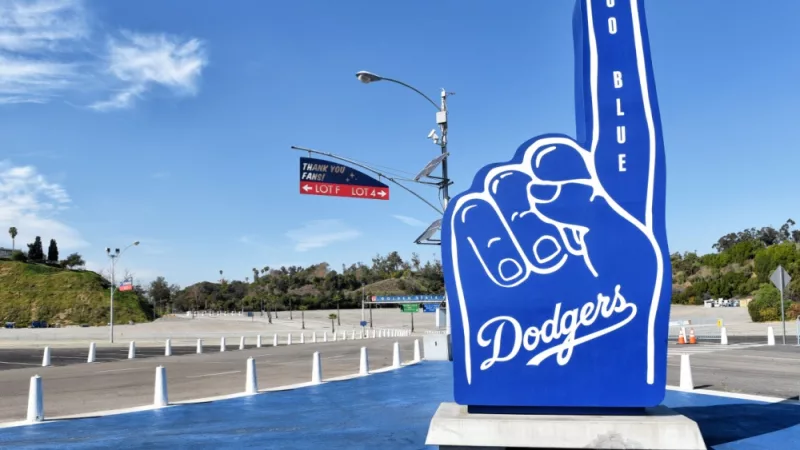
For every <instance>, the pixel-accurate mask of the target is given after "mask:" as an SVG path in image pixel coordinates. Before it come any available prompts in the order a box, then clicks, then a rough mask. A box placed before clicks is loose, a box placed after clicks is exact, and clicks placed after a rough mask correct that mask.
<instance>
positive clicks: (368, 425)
mask: <svg viewBox="0 0 800 450" xmlns="http://www.w3.org/2000/svg"><path fill="white" fill-rule="evenodd" d="M452 395H453V394H452V370H451V366H450V364H448V363H434V362H429V363H423V364H419V365H415V366H411V367H406V368H404V369H402V370H399V371H393V372H386V373H380V374H375V375H371V376H369V377H365V378H358V379H353V380H348V381H342V382H334V383H326V384H323V385H320V386H315V387H310V388H302V389H297V390H292V391H283V392H270V393H266V394H262V395H258V396H254V397H247V398H238V399H233V400H225V401H219V402H214V403H205V404H197V405H184V406H176V407H171V408H166V409H161V410H155V411H144V412H138V413H131V414H121V415H116V416H106V417H98V418H92V419H83V420H71V421H60V422H51V423H44V424H40V425H36V426H28V427H20V428H9V429H0V448H25V449H49V448H59V449H61V448H78V449H95V448H96V449H100V448H115V449H123V448H150V449H161V448H163V449H182V448H208V447H211V446H213V448H231V449H234V448H235V449H244V448H275V449H317V448H325V449H330V450H336V449H345V448H347V449H361V448H363V449H375V448H384V449H424V448H430V447H426V446H425V445H424V444H425V436H426V434H427V431H428V424H429V422H430V419H431V417H432V416H433V414H434V412H435V411H436V408H437V407H438V406H439V403H440V402H443V401H452ZM664 404H665V405H667V406H669V407H671V408H675V409H676V410H677V411H679V412H680V413H682V414H685V415H687V416H689V417H691V418H692V419H694V420H696V421H697V422H698V423H699V424H700V427H701V429H702V431H703V434H704V436H705V439H706V443H707V444H708V445H709V446H710V448H714V449H724V450H728V449H777V448H800V426H798V424H800V407H798V406H795V405H791V404H786V403H774V404H768V403H762V402H752V401H745V400H738V399H731V398H726V397H716V396H709V395H702V394H687V393H679V392H673V391H668V392H667V398H666V400H665V401H664ZM45 406H46V405H45ZM45 412H46V411H45Z"/></svg>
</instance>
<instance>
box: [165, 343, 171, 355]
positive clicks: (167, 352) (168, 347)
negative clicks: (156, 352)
mask: <svg viewBox="0 0 800 450" xmlns="http://www.w3.org/2000/svg"><path fill="white" fill-rule="evenodd" d="M164 356H172V341H171V340H170V339H167V342H166V343H165V344H164Z"/></svg>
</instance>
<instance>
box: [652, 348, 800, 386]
mask: <svg viewBox="0 0 800 450" xmlns="http://www.w3.org/2000/svg"><path fill="white" fill-rule="evenodd" d="M681 353H689V354H690V360H691V368H692V378H693V380H694V384H695V387H696V388H700V387H703V388H705V389H712V390H718V391H725V392H734V393H745V394H755V395H765V396H771V397H779V398H797V396H798V393H800V385H798V379H800V347H798V346H795V345H785V346H784V345H763V344H756V345H748V344H739V345H729V346H722V345H718V344H716V345H715V344H696V345H682V346H674V345H670V346H669V350H668V354H669V357H668V358H667V383H668V384H670V385H673V386H677V385H679V384H680V358H679V357H678V355H680V354H681Z"/></svg>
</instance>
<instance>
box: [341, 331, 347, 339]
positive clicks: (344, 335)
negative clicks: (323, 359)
mask: <svg viewBox="0 0 800 450" xmlns="http://www.w3.org/2000/svg"><path fill="white" fill-rule="evenodd" d="M342 340H343V341H346V340H347V332H346V331H342Z"/></svg>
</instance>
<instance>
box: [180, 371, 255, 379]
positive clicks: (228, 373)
mask: <svg viewBox="0 0 800 450" xmlns="http://www.w3.org/2000/svg"><path fill="white" fill-rule="evenodd" d="M234 373H242V371H241V370H231V371H230V372H219V373H208V374H205V375H189V376H188V377H186V378H203V377H216V376H218V375H231V374H234Z"/></svg>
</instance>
